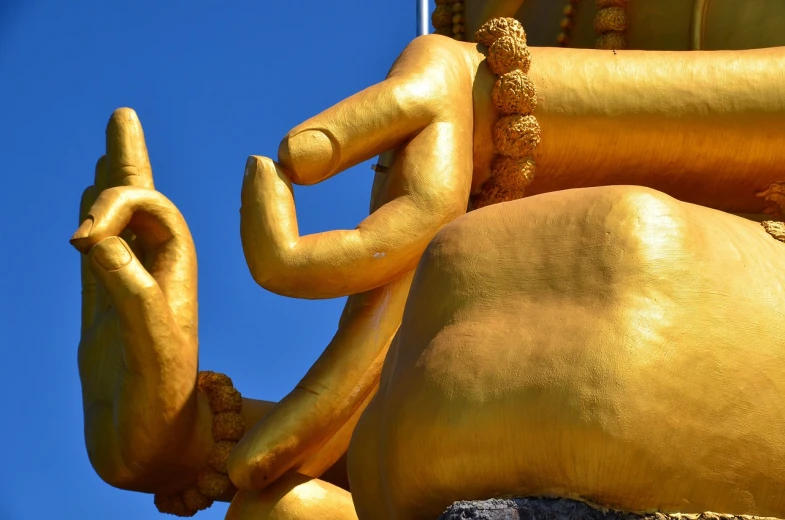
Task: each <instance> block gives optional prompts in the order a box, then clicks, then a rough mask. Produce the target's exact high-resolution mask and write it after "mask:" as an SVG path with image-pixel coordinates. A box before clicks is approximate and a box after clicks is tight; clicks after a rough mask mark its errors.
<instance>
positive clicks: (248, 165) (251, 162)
mask: <svg viewBox="0 0 785 520" xmlns="http://www.w3.org/2000/svg"><path fill="white" fill-rule="evenodd" d="M255 171H256V157H254V156H253V155H252V156H250V157H249V158H248V160H247V161H245V176H246V177H248V176H249V175H251V174H252V173H253V172H255Z"/></svg>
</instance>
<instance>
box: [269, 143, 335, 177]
mask: <svg viewBox="0 0 785 520" xmlns="http://www.w3.org/2000/svg"><path fill="white" fill-rule="evenodd" d="M339 161H340V148H339V146H338V143H337V141H336V140H335V138H334V137H333V136H332V135H331V134H330V133H329V132H327V131H325V130H322V129H306V130H302V131H299V132H296V133H294V134H289V135H287V136H286V137H284V138H283V140H282V141H281V144H280V145H279V146H278V162H279V163H280V164H281V166H283V167H284V168H285V169H286V170H287V172H288V173H289V175H290V177H291V178H292V181H294V182H295V183H297V184H316V183H317V182H319V181H322V180H324V179H326V178H327V177H329V176H330V175H331V174H332V173H333V172H334V171H335V169H336V167H337V166H338V163H339Z"/></svg>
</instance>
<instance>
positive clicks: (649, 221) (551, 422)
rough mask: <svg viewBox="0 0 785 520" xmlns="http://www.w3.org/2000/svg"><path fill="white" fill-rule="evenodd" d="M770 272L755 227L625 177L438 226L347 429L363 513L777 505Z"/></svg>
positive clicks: (776, 343) (784, 437)
mask: <svg viewBox="0 0 785 520" xmlns="http://www.w3.org/2000/svg"><path fill="white" fill-rule="evenodd" d="M536 182H537V181H535V184H536ZM490 230H493V231H492V232H491V231H490ZM491 259H493V260H492V261H491ZM783 272H785V245H783V244H782V243H780V242H778V241H776V240H773V239H772V238H771V237H770V236H769V235H768V234H767V233H766V232H765V230H764V229H763V227H762V226H761V225H760V224H758V223H755V222H751V221H748V220H745V219H742V218H739V217H736V216H733V215H729V214H727V213H721V212H717V211H714V210H711V209H709V208H705V207H701V206H695V205H691V204H687V203H683V202H679V201H677V200H675V199H672V198H670V197H668V196H666V195H663V194H662V193H660V192H655V191H653V190H649V189H645V188H639V187H632V186H618V187H602V188H589V189H581V190H568V191H561V192H555V193H550V194H546V195H541V196H536V197H530V198H529V197H527V198H524V199H522V200H520V201H514V202H511V203H505V204H498V205H494V206H489V207H487V208H484V209H481V210H478V211H474V212H472V213H470V214H468V215H466V216H464V217H462V218H460V219H458V220H456V221H455V222H453V223H451V224H449V225H448V226H446V227H445V228H443V229H442V231H441V232H440V233H439V234H438V235H437V237H436V238H435V239H434V241H432V242H431V245H430V246H429V247H428V250H427V251H426V253H425V255H424V256H423V260H422V262H421V264H420V266H419V268H418V271H417V275H416V277H415V280H414V283H413V284H412V290H411V293H410V295H409V301H408V303H407V306H406V310H405V312H404V317H403V322H402V324H401V329H400V332H399V335H398V337H397V338H396V341H395V342H394V344H393V346H392V347H391V349H390V354H389V356H388V358H387V362H386V363H385V366H384V370H383V373H382V383H381V387H380V389H379V393H378V394H377V396H376V399H375V400H374V401H373V402H372V403H371V405H370V406H369V407H368V409H367V411H366V413H365V414H364V415H363V417H362V419H361V421H360V423H359V424H358V426H357V429H356V430H355V435H354V438H353V439H352V445H351V448H350V451H349V474H350V478H351V484H352V492H353V495H354V497H355V503H356V505H357V511H358V514H359V516H360V518H369V519H370V518H377V519H398V518H406V519H411V520H419V519H422V520H426V519H433V518H436V517H437V516H438V514H439V513H440V512H441V511H442V510H443V509H444V508H445V507H446V506H447V505H449V504H450V503H451V502H452V501H453V500H455V499H456V498H457V497H461V499H464V500H469V499H479V498H487V497H490V496H500V495H501V496H509V495H519V496H542V495H546V496H548V495H556V496H564V497H577V498H581V499H583V500H589V501H591V502H594V503H598V504H603V505H606V506H613V507H616V508H620V509H625V510H633V511H639V510H649V511H650V510H657V509H659V510H662V511H670V512H676V511H679V512H683V513H697V512H702V511H707V510H708V511H720V512H727V513H746V514H756V515H763V516H776V517H780V518H781V517H783V516H784V515H785V490H783V489H782V482H783V479H785V427H783V424H782V417H783V416H785V399H783V398H782V396H783V392H785V373H783V371H782V366H783V363H785V347H784V346H783V345H785V336H784V335H783V330H782V327H781V320H782V301H783V299H784V298H785V279H784V278H783V275H782V273H783Z"/></svg>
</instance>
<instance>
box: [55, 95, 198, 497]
mask: <svg viewBox="0 0 785 520" xmlns="http://www.w3.org/2000/svg"><path fill="white" fill-rule="evenodd" d="M80 221H81V225H80V226H79V228H78V229H77V231H76V233H75V234H74V236H73V237H72V239H71V244H73V246H74V247H75V248H76V249H78V250H79V251H80V252H81V253H82V287H83V288H82V338H81V341H80V343H79V375H80V378H81V382H82V396H83V406H84V421H85V441H86V444H87V451H88V454H89V457H90V461H91V463H92V465H93V467H94V468H95V470H96V472H97V473H98V474H99V475H100V476H101V477H102V478H103V479H104V480H105V481H107V482H109V483H110V484H112V485H114V486H117V487H123V488H128V489H134V490H138V491H149V492H157V491H165V490H166V489H168V488H169V487H172V488H173V489H177V488H178V487H179V486H182V479H185V478H188V477H189V476H190V475H192V470H191V469H192V468H198V467H200V466H201V465H203V464H204V462H203V460H201V456H200V454H203V453H205V452H206V450H205V449H204V448H203V446H201V444H203V443H204V442H209V437H208V438H207V439H206V441H205V439H204V438H203V437H204V436H200V432H201V431H202V430H203V429H202V428H199V424H201V422H202V421H199V420H198V419H199V417H200V416H201V415H202V414H200V413H199V409H200V407H199V404H198V402H197V397H196V390H195V388H196V376H197V351H198V343H197V300H196V298H197V293H196V283H197V278H196V274H197V273H196V254H195V251H194V245H193V241H192V239H191V234H190V232H189V230H188V227H187V225H186V223H185V221H184V219H183V217H182V215H180V212H179V211H178V210H177V208H176V207H175V206H174V205H173V204H172V203H171V202H170V201H169V200H168V199H167V198H166V197H164V196H163V195H161V194H160V193H158V192H157V191H155V189H154V186H153V178H152V170H151V167H150V161H149V158H148V155H147V147H146V145H145V141H144V134H143V132H142V127H141V124H140V122H139V120H138V118H137V116H136V114H135V113H134V111H133V110H131V109H127V108H122V109H119V110H117V111H115V112H114V114H112V117H111V119H110V120H109V124H108V126H107V129H106V155H105V156H104V157H101V159H99V161H98V164H97V166H96V173H95V182H94V184H93V185H92V186H90V187H88V188H87V189H86V190H85V192H84V195H83V196H82V203H81V208H80ZM206 412H207V420H208V421H209V411H206ZM207 424H208V429H207V432H208V435H209V422H208V423H207Z"/></svg>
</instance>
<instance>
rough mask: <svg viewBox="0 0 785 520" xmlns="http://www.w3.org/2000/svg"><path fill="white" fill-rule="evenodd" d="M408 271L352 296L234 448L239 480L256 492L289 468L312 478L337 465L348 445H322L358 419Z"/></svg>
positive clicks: (395, 322)
mask: <svg viewBox="0 0 785 520" xmlns="http://www.w3.org/2000/svg"><path fill="white" fill-rule="evenodd" d="M412 276H413V273H409V274H407V275H405V276H403V277H401V278H400V279H398V280H396V281H395V282H393V283H391V284H390V285H389V286H387V287H381V288H378V289H376V290H374V291H370V292H368V293H365V294H360V295H355V296H352V297H350V298H349V301H348V302H347V307H346V310H345V311H344V315H343V316H342V318H341V324H340V327H339V330H338V332H337V333H336V335H335V337H334V338H333V340H332V341H331V342H330V344H329V345H328V346H327V348H326V349H325V351H324V352H323V353H322V355H321V356H319V359H318V360H317V361H316V362H315V363H314V365H313V367H311V369H310V370H309V371H308V373H307V374H306V375H305V377H304V378H303V379H302V380H301V381H300V383H299V384H298V385H297V387H296V388H295V390H293V391H292V392H291V393H289V394H288V395H287V396H286V397H285V398H284V399H282V400H281V402H280V403H279V404H278V405H277V406H276V407H275V408H274V409H273V410H272V411H271V412H270V414H269V415H267V416H266V417H264V418H263V420H262V421H259V422H258V423H257V424H256V425H254V426H253V427H252V428H251V429H250V430H249V431H248V432H247V433H246V435H245V437H243V439H242V440H241V441H240V443H239V444H238V446H237V448H236V449H235V450H234V452H233V453H232V456H231V457H230V459H229V475H230V477H231V478H232V481H233V482H234V483H235V484H236V485H238V486H240V487H241V488H242V489H261V488H263V487H265V486H267V485H269V484H271V483H272V482H274V481H276V479H278V478H279V477H280V476H281V475H283V474H284V473H286V472H287V471H289V470H295V471H300V470H303V471H307V472H308V474H310V475H311V476H317V475H319V474H320V473H321V472H322V471H324V470H325V469H327V468H328V467H329V466H330V465H332V464H333V463H334V462H335V459H336V458H337V457H338V456H340V452H341V450H342V449H343V448H345V446H337V445H335V446H332V445H331V446H329V449H325V446H327V445H328V444H330V443H331V440H332V439H333V438H334V437H336V434H338V433H339V431H340V430H341V429H342V428H344V427H345V426H346V425H347V424H348V423H350V422H351V421H352V418H353V416H355V417H354V419H355V420H356V418H357V416H356V415H355V414H357V413H359V409H360V408H362V406H363V403H365V404H367V399H368V397H369V395H370V394H371V393H372V392H373V391H374V389H375V388H376V385H377V384H378V381H379V374H380V371H381V366H382V364H383V362H384V357H385V355H386V352H387V348H388V347H389V345H390V342H391V341H392V338H393V336H394V335H395V332H396V331H397V329H398V326H399V324H400V321H401V315H402V314H403V308H404V305H405V303H406V297H407V295H408V293H409V286H410V285H411V280H412ZM344 433H346V432H344ZM338 436H339V437H340V435H338ZM346 441H347V442H346V443H347V444H348V437H346ZM338 444H340V442H339V443H338ZM301 466H302V467H301Z"/></svg>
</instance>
